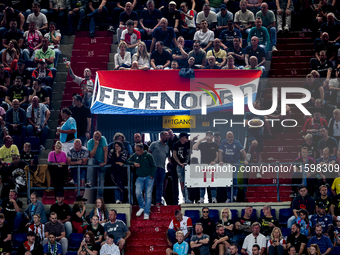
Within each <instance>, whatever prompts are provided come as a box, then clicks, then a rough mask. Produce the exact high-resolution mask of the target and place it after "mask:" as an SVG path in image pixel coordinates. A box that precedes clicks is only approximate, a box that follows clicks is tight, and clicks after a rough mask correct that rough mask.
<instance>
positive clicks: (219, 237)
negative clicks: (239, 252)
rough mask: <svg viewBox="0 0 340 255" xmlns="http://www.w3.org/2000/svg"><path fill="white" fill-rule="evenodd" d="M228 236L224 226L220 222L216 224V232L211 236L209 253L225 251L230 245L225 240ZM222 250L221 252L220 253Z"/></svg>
mask: <svg viewBox="0 0 340 255" xmlns="http://www.w3.org/2000/svg"><path fill="white" fill-rule="evenodd" d="M227 240H229V237H228V236H227V235H226V233H225V232H224V226H223V225H222V224H218V225H217V226H216V233H214V234H213V235H212V237H211V240H210V243H211V249H212V252H211V254H214V255H215V254H216V255H217V254H224V253H225V251H226V250H227V249H228V248H229V247H230V244H229V243H228V242H227ZM222 252H223V253H222Z"/></svg>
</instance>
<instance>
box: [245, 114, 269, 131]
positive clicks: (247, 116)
mask: <svg viewBox="0 0 340 255" xmlns="http://www.w3.org/2000/svg"><path fill="white" fill-rule="evenodd" d="M244 119H245V120H248V126H247V131H246V135H247V136H249V135H263V131H262V127H256V128H252V127H250V126H249V121H250V120H262V121H263V123H264V116H262V115H255V114H253V113H252V112H246V113H245V115H244Z"/></svg>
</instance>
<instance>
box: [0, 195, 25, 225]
mask: <svg viewBox="0 0 340 255" xmlns="http://www.w3.org/2000/svg"><path fill="white" fill-rule="evenodd" d="M16 201H17V204H18V206H19V208H20V209H22V202H21V201H20V200H16ZM0 207H1V208H2V213H3V214H4V215H5V219H6V221H7V222H9V223H12V222H13V220H14V218H15V215H16V212H15V209H14V205H13V203H11V202H9V198H7V197H6V198H5V199H4V200H2V202H1V204H0Z"/></svg>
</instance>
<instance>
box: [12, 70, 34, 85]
mask: <svg viewBox="0 0 340 255" xmlns="http://www.w3.org/2000/svg"><path fill="white" fill-rule="evenodd" d="M18 76H20V77H22V78H23V79H24V82H23V84H24V85H26V84H27V80H31V79H32V75H31V73H30V72H29V71H28V70H26V69H24V71H23V73H22V74H20V73H19V71H18V70H15V71H14V72H13V73H12V74H11V83H12V84H13V83H14V81H15V78H16V77H18Z"/></svg>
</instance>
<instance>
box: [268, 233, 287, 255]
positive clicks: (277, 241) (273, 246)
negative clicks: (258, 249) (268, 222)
mask: <svg viewBox="0 0 340 255" xmlns="http://www.w3.org/2000/svg"><path fill="white" fill-rule="evenodd" d="M286 248H287V245H286V240H285V239H284V238H283V237H282V232H281V229H280V228H278V227H275V228H274V229H273V231H272V234H271V235H270V240H268V244H267V254H269V255H276V254H277V255H280V254H283V251H284V250H286Z"/></svg>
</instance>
